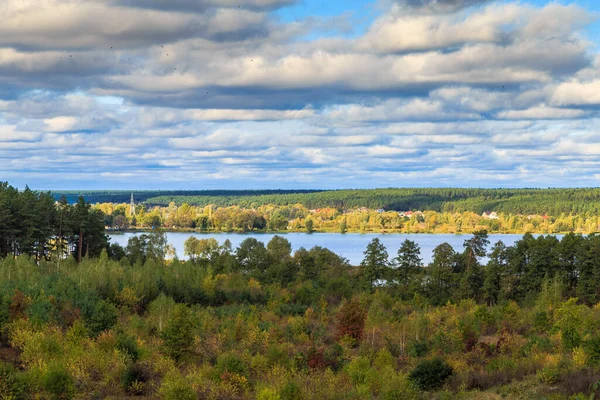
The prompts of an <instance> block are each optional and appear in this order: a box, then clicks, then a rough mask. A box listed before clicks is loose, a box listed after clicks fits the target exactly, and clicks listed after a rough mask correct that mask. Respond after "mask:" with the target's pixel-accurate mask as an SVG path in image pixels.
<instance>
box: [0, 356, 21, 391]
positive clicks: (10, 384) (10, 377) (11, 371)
mask: <svg viewBox="0 0 600 400" xmlns="http://www.w3.org/2000/svg"><path fill="white" fill-rule="evenodd" d="M24 397H25V385H24V383H23V382H22V381H21V380H20V379H19V375H18V371H17V370H16V369H15V368H13V367H12V366H11V365H9V364H5V363H2V362H0V399H2V400H5V399H6V400H17V399H22V398H24Z"/></svg>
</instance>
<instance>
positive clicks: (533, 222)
mask: <svg viewBox="0 0 600 400" xmlns="http://www.w3.org/2000/svg"><path fill="white" fill-rule="evenodd" d="M92 207H93V208H94V209H96V210H99V211H102V212H103V213H104V215H105V224H106V229H107V231H110V232H115V233H117V232H128V231H134V232H135V231H141V232H143V231H150V230H152V229H153V228H157V227H160V228H161V229H164V230H166V231H169V232H190V233H248V232H254V233H258V232H265V233H289V232H308V233H380V234H395V233H401V234H409V233H410V234H419V233H425V234H471V233H473V232H477V231H479V230H486V231H488V232H489V233H492V234H525V233H532V234H567V233H580V234H591V233H595V232H598V230H599V229H600V218H599V217H598V216H590V215H574V214H570V215H565V214H562V215H560V216H550V215H545V214H544V215H523V214H505V213H497V212H495V211H486V212H483V213H482V214H476V213H474V212H463V213H451V212H436V211H427V210H426V211H420V210H411V211H404V212H398V211H390V210H384V209H378V210H373V209H367V208H365V207H361V208H358V209H355V210H340V209H335V208H323V209H308V208H306V207H305V206H303V205H301V204H295V205H292V206H275V205H271V204H269V205H264V206H260V207H257V208H252V209H247V208H242V207H238V206H229V207H218V206H215V205H208V206H204V207H196V206H191V205H189V204H187V203H184V204H182V205H181V206H177V205H175V203H171V204H170V205H169V206H168V207H159V206H153V207H148V206H147V205H145V204H139V205H136V206H135V207H134V209H135V214H134V213H133V212H132V208H131V205H130V204H127V203H121V204H114V203H102V204H95V205H93V206H92Z"/></svg>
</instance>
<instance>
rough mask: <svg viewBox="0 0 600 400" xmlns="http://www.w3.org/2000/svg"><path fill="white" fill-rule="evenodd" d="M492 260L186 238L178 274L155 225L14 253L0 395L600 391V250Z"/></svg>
mask: <svg viewBox="0 0 600 400" xmlns="http://www.w3.org/2000/svg"><path fill="white" fill-rule="evenodd" d="M488 248H489V243H488V238H487V234H486V232H477V233H476V234H474V235H473V236H472V237H470V238H468V239H467V240H465V243H464V247H463V250H462V251H455V250H454V249H453V248H452V247H451V246H449V245H448V244H445V243H444V244H440V245H439V246H438V247H437V248H436V249H435V254H434V259H433V261H432V262H431V264H430V265H429V266H427V267H425V266H424V265H423V263H422V261H421V256H420V250H419V248H418V246H417V245H416V244H415V243H414V242H411V241H408V240H407V241H404V242H403V243H402V245H401V247H400V250H399V251H398V253H397V254H388V253H387V251H386V249H385V247H384V246H383V245H382V244H381V243H380V242H379V241H378V240H373V241H372V242H371V243H370V244H369V245H368V247H367V249H366V250H365V257H364V260H363V262H362V263H361V265H360V266H356V267H353V266H350V265H348V263H347V262H346V261H345V260H344V259H343V258H341V257H339V256H337V255H336V254H334V253H332V252H331V251H329V250H327V249H325V248H321V247H315V248H312V249H300V250H298V251H296V252H292V251H291V245H290V243H289V242H288V241H287V240H285V239H284V238H282V237H279V236H275V237H273V238H272V240H271V241H270V242H269V243H267V244H266V245H265V244H264V243H262V242H260V241H257V240H256V239H252V238H249V239H247V240H245V241H244V242H243V243H241V244H240V245H239V246H238V247H237V248H235V249H234V248H232V246H231V244H230V243H228V242H224V243H218V242H216V241H215V240H214V239H205V240H198V239H195V238H192V239H190V240H189V241H188V242H186V253H187V254H188V256H189V260H188V261H185V262H182V261H180V260H177V259H176V258H174V259H171V260H168V253H169V248H168V244H167V243H166V240H165V235H164V233H161V232H160V231H157V230H155V231H153V232H152V233H149V234H144V235H140V236H139V237H137V238H132V239H131V240H130V242H129V244H128V245H127V246H126V248H119V247H118V246H112V247H111V251H110V252H107V251H103V252H102V253H101V255H100V257H98V258H92V257H89V258H84V259H83V260H82V262H81V263H78V262H77V261H76V260H75V258H74V257H69V258H67V259H66V260H64V262H63V263H62V264H61V265H60V266H58V265H57V264H56V263H54V262H52V261H46V260H43V259H42V260H40V261H36V260H35V259H33V258H31V257H29V256H27V255H21V256H18V257H16V258H14V257H7V258H5V259H3V260H1V261H0V398H11V399H33V398H44V399H45V398H48V399H73V398H86V399H87V398H90V399H95V398H127V397H132V396H145V397H146V398H161V399H167V400H176V399H177V400H181V399H184V400H185V399H206V398H210V399H280V400H297V399H331V400H334V399H356V400H358V399H365V398H373V399H385V400H387V399H425V398H441V399H444V398H447V399H450V398H452V399H454V398H553V399H565V400H566V399H583V398H590V396H592V395H594V396H597V395H598V394H600V391H599V388H600V383H599V382H600V335H598V327H599V326H600V308H598V307H597V306H594V305H595V304H596V302H597V301H598V299H599V298H598V285H597V284H596V283H595V281H594V280H596V281H597V278H596V276H597V274H598V273H599V271H600V267H599V266H600V257H598V256H599V255H600V238H599V237H597V236H596V235H591V236H580V235H567V236H565V237H564V238H563V239H561V240H557V239H556V238H553V237H550V236H540V237H538V238H534V237H532V236H531V235H525V236H524V237H523V239H522V240H520V241H519V242H517V243H516V244H515V245H514V246H505V245H503V244H502V243H496V244H494V245H492V247H491V250H490V251H487V250H486V249H488ZM486 256H487V259H486V258H485V257H486ZM573 296H577V297H573ZM588 305H592V307H588Z"/></svg>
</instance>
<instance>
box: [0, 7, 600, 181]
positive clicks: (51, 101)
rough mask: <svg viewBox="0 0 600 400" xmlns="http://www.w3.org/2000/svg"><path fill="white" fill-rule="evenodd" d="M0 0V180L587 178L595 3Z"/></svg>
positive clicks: (595, 154) (593, 138)
mask: <svg viewBox="0 0 600 400" xmlns="http://www.w3.org/2000/svg"><path fill="white" fill-rule="evenodd" d="M596 3H597V1H596V0H580V1H575V2H568V1H564V2H563V1H559V2H547V1H541V0H531V1H520V2H514V1H493V0H488V1H483V0H374V1H370V0H335V1H334V0H325V1H324V0H2V2H1V3H0V20H1V21H2V24H0V180H4V181H9V182H10V183H11V184H13V185H15V186H19V187H24V186H25V185H26V184H29V186H30V187H32V188H35V189H83V188H86V189H94V188H106V189H113V188H114V189H130V188H131V189H134V188H135V189H158V188H162V189H204V188H227V189H237V188H239V189H242V188H359V187H360V188H367V187H389V186H402V187H405V186H411V187H412V186H428V187H431V186H459V187H466V186H468V187H475V186H477V187H547V186H600V115H599V110H600V23H599V21H598V20H599V17H600V5H598V4H596Z"/></svg>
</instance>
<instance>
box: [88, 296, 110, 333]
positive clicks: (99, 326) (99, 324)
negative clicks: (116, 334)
mask: <svg viewBox="0 0 600 400" xmlns="http://www.w3.org/2000/svg"><path fill="white" fill-rule="evenodd" d="M116 322H117V308H116V307H115V306H113V305H112V304H111V303H109V302H108V301H105V300H102V301H99V302H98V303H96V305H95V306H94V308H93V310H92V312H91V313H90V314H89V315H88V316H87V318H86V319H85V325H86V328H88V330H89V331H90V333H91V334H92V335H93V336H94V337H96V336H98V335H99V334H100V333H102V332H104V331H106V330H108V329H110V328H112V327H113V326H114V325H115V323H116Z"/></svg>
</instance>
